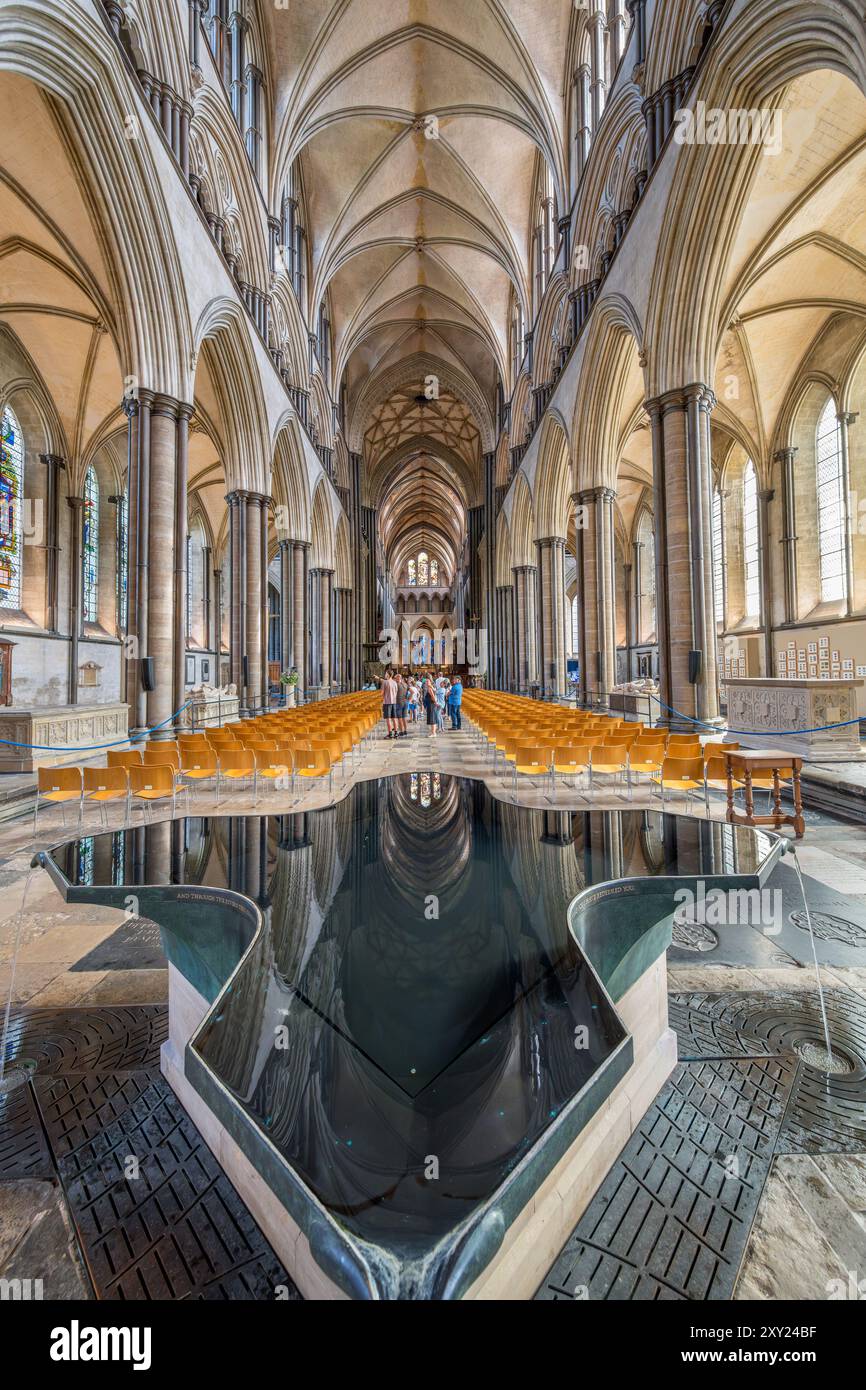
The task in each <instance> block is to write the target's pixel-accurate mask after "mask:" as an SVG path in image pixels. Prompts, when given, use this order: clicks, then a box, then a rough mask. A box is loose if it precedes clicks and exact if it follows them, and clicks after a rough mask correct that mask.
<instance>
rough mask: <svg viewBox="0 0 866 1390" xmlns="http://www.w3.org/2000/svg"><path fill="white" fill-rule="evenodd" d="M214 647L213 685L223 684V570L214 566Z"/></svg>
mask: <svg viewBox="0 0 866 1390" xmlns="http://www.w3.org/2000/svg"><path fill="white" fill-rule="evenodd" d="M213 635H214V640H213V648H214V652H215V653H216V656H215V663H216V670H215V671H214V673H213V681H212V682H211V684H212V685H222V675H221V666H222V651H223V573H222V570H221V569H219V568H217V567H216V566H215V567H214V571H213Z"/></svg>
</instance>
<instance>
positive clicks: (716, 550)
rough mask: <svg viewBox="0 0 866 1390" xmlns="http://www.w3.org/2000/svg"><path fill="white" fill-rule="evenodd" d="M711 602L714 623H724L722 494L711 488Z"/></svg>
mask: <svg viewBox="0 0 866 1390" xmlns="http://www.w3.org/2000/svg"><path fill="white" fill-rule="evenodd" d="M713 602H714V606H715V610H716V623H721V624H722V626H723V627H724V625H725V520H724V509H723V507H722V494H721V493H720V492H719V489H718V488H715V489H714V490H713Z"/></svg>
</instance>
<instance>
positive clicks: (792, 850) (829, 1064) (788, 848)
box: [782, 841, 834, 1078]
mask: <svg viewBox="0 0 866 1390" xmlns="http://www.w3.org/2000/svg"><path fill="white" fill-rule="evenodd" d="M782 853H783V854H790V855H791V857H792V859H793V863H794V869H795V871H796V874H797V881H798V882H799V884H800V893H801V894H802V897H803V908H804V910H805V913H806V923H807V925H808V928H809V941H810V943H811V946H812V960H813V962H814V965H815V979H816V981H817V984H818V1004H819V1006H820V1009H821V1023H822V1026H823V1029H824V1044H825V1047H826V1049H827V1061H826V1075H827V1077H828V1078H829V1076H830V1074H831V1071H832V1069H833V1061H834V1057H833V1048H832V1046H831V1044H830V1026H829V1024H828V1022H827V1006H826V1004H825V1002H824V986H823V985H822V983H821V967H820V966H819V964H818V952H817V950H816V948H815V929H814V927H813V926H812V913H811V912H810V911H809V900H808V898H807V897H806V885H805V883H804V882H803V871H802V869H801V868H800V860H799V858H798V857H797V849H796V846H795V845H793V844H792V843H791V842H790V841H786V842H785V847H784V849H783V850H782Z"/></svg>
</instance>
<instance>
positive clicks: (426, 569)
mask: <svg viewBox="0 0 866 1390" xmlns="http://www.w3.org/2000/svg"><path fill="white" fill-rule="evenodd" d="M429 582H430V562H429V560H428V558H427V552H426V550H422V551H421V553H420V555H419V556H418V583H419V584H422V585H425V584H429Z"/></svg>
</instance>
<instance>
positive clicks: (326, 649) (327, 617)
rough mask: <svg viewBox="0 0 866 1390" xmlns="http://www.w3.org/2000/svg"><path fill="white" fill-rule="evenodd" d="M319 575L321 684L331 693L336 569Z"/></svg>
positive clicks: (321, 572)
mask: <svg viewBox="0 0 866 1390" xmlns="http://www.w3.org/2000/svg"><path fill="white" fill-rule="evenodd" d="M314 573H315V571H314ZM319 575H320V579H319V602H320V604H321V616H320V620H319V625H320V635H319V666H320V678H321V684H322V685H323V686H324V688H325V690H326V691H327V693H328V694H330V693H331V680H332V678H333V628H334V571H333V570H326V569H323V570H320V571H319Z"/></svg>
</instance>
